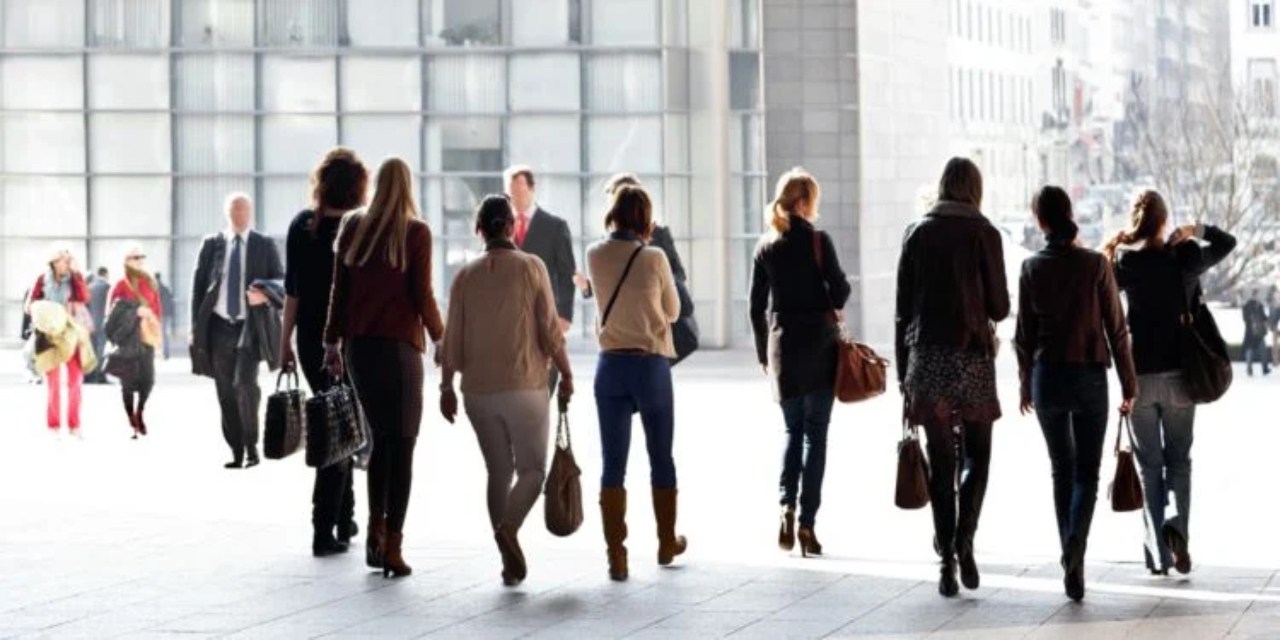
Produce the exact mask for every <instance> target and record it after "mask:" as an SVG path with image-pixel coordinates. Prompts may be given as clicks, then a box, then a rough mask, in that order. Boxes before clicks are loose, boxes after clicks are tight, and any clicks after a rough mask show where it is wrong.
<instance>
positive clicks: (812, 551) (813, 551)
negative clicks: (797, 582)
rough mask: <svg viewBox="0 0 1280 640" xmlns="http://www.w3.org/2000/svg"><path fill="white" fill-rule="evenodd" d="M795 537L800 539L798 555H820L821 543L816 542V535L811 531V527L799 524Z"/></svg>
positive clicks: (805, 556) (806, 556) (803, 556)
mask: <svg viewBox="0 0 1280 640" xmlns="http://www.w3.org/2000/svg"><path fill="white" fill-rule="evenodd" d="M796 537H797V538H799V539H800V556H801V557H802V558H808V557H809V556H820V555H822V543H820V542H818V536H817V534H815V533H814V532H813V527H806V526H804V525H801V526H800V531H799V532H798V533H797V534H796Z"/></svg>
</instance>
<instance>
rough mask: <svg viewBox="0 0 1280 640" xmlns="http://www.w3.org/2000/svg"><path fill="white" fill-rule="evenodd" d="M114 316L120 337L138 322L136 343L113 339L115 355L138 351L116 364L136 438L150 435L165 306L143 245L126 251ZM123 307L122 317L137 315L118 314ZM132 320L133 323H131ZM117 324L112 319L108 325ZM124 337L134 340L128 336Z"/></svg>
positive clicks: (115, 290) (114, 297)
mask: <svg viewBox="0 0 1280 640" xmlns="http://www.w3.org/2000/svg"><path fill="white" fill-rule="evenodd" d="M110 300H111V305H112V307H111V308H112V313H111V318H112V319H114V320H116V321H117V322H116V323H114V324H115V325H116V326H111V327H110V328H112V329H117V330H116V331H109V333H114V334H116V335H117V336H120V335H121V334H123V335H126V336H127V335H129V334H130V333H131V332H128V331H127V330H126V331H123V332H122V331H121V330H120V327H122V326H127V325H128V324H135V325H136V326H135V330H136V340H137V342H136V345H129V347H128V348H126V347H125V345H124V344H122V343H121V342H117V341H114V340H113V343H114V344H115V347H116V349H115V351H114V352H113V353H112V356H111V358H112V359H113V360H115V359H116V358H118V357H120V356H123V355H124V354H128V353H133V354H136V358H134V359H132V360H131V361H129V362H130V364H129V365H127V366H124V367H120V368H119V369H117V368H116V367H114V366H113V367H112V369H113V370H116V371H118V372H120V373H122V374H123V375H119V376H118V377H119V378H120V392H121V396H122V398H123V399H124V411H125V414H126V415H128V416H129V426H131V427H133V438H134V439H135V440H136V439H138V436H145V435H147V422H146V419H145V418H144V417H143V413H144V412H145V411H146V409H147V399H148V398H150V397H151V390H152V388H154V387H155V384H156V348H157V347H159V346H160V345H161V344H162V341H163V340H164V335H163V329H162V327H163V326H164V325H163V324H162V322H163V318H164V307H163V305H162V304H161V302H160V287H159V286H158V285H157V284H156V281H155V279H154V278H153V277H152V276H151V274H150V273H148V272H147V254H146V253H145V252H144V251H143V250H142V247H141V246H138V245H133V246H131V247H129V248H128V250H126V251H125V257H124V277H123V278H121V279H120V281H119V282H117V283H116V286H115V287H113V288H112V289H111V297H110ZM117 306H120V307H121V310H122V311H124V312H125V313H122V314H121V316H126V315H132V316H133V318H125V317H117V315H116V307H117ZM129 320H132V321H133V322H132V323H130V322H127V321H129ZM112 324H113V323H111V322H108V325H112ZM124 340H131V339H130V338H124Z"/></svg>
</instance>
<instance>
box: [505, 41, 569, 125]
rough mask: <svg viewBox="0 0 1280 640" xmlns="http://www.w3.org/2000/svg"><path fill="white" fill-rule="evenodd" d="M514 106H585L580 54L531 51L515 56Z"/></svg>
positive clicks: (527, 108) (514, 108)
mask: <svg viewBox="0 0 1280 640" xmlns="http://www.w3.org/2000/svg"><path fill="white" fill-rule="evenodd" d="M510 92H511V110H512V111H537V110H560V109H565V110H572V111H578V110H580V109H581V108H582V97H581V96H582V64H581V62H580V61H579V57H578V55H577V54H559V53H553V54H530V55H518V56H514V57H512V58H511V88H510Z"/></svg>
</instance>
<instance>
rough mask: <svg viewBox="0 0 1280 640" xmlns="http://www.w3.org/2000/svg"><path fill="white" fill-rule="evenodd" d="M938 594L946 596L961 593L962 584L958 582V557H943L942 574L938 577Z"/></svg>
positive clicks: (951, 596)
mask: <svg viewBox="0 0 1280 640" xmlns="http://www.w3.org/2000/svg"><path fill="white" fill-rule="evenodd" d="M938 594H939V595H941V596H942V597H944V598H954V597H956V596H957V595H960V585H959V584H958V583H956V559H955V557H954V556H952V557H949V558H943V560H942V575H941V577H940V578H939V579H938Z"/></svg>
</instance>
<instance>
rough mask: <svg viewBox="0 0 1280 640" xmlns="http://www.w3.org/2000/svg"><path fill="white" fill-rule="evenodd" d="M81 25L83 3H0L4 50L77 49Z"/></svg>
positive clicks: (80, 43) (42, 0) (20, 0)
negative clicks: (27, 48)
mask: <svg viewBox="0 0 1280 640" xmlns="http://www.w3.org/2000/svg"><path fill="white" fill-rule="evenodd" d="M84 25H85V19H84V0H4V1H3V2H0V37H3V45H4V46H5V47H10V48H26V47H81V46H84Z"/></svg>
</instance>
